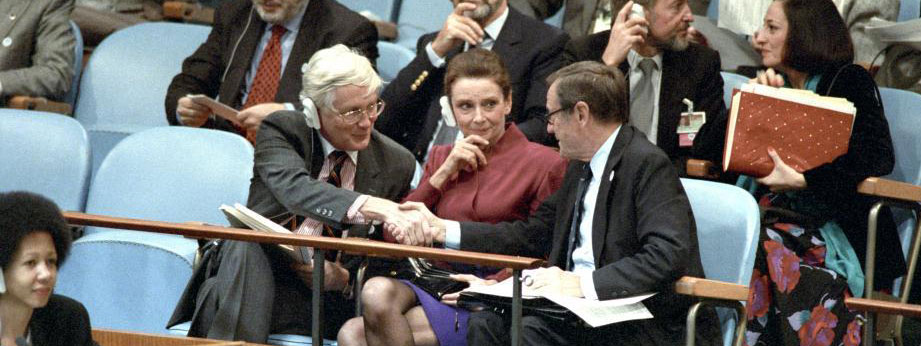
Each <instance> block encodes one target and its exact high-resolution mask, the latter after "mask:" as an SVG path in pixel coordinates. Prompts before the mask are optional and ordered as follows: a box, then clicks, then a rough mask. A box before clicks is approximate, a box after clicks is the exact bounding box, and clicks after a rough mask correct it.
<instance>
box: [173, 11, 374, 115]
mask: <svg viewBox="0 0 921 346" xmlns="http://www.w3.org/2000/svg"><path fill="white" fill-rule="evenodd" d="M247 22H249V26H247V25H246V24H247ZM265 26H266V22H264V21H262V19H260V18H259V15H258V14H257V13H256V12H255V11H254V10H253V4H252V1H250V0H233V1H226V2H224V3H223V4H222V5H221V7H220V8H218V10H217V11H215V18H214V27H213V28H212V29H211V33H210V34H209V35H208V39H207V40H206V41H205V43H203V44H202V45H201V46H200V47H198V49H197V50H196V51H195V53H193V54H192V55H191V56H189V57H188V58H186V59H185V61H183V63H182V72H180V73H179V74H178V75H176V77H174V78H173V81H172V82H171V83H170V86H169V89H168V90H167V93H166V119H167V120H168V121H169V123H170V125H179V121H178V119H177V117H176V104H177V102H178V101H179V99H180V98H181V97H183V96H186V95H188V94H205V95H208V96H211V97H217V98H218V99H219V100H220V101H221V102H223V103H226V104H227V105H229V106H231V107H233V108H236V109H239V108H240V107H241V106H242V105H243V104H242V102H240V101H241V97H242V95H243V89H244V88H245V87H246V72H247V71H248V70H249V68H250V65H251V64H252V59H253V57H254V56H256V55H257V54H262V53H261V52H256V48H257V46H258V45H259V38H260V37H261V36H262V34H263V32H265ZM244 30H246V31H245V32H244ZM297 35H298V36H297V38H296V39H295V41H294V47H293V48H292V50H291V55H290V56H289V57H288V62H287V64H286V65H285V70H284V71H283V72H282V75H281V81H280V82H279V84H278V92H277V93H276V95H275V101H276V102H281V103H284V102H290V103H293V104H294V105H296V106H300V102H298V101H299V100H300V98H299V97H298V94H299V93H300V92H301V78H302V76H303V72H302V71H301V67H302V66H303V65H304V64H305V63H307V61H308V60H310V57H311V56H313V53H315V52H316V51H318V50H320V49H323V48H327V47H331V46H334V45H336V44H339V43H342V44H345V45H347V46H349V47H353V48H356V49H357V50H358V51H360V52H361V53H362V54H363V55H364V56H366V57H368V59H370V60H371V62H372V63H373V62H374V61H375V60H377V56H378V54H377V29H375V27H374V25H373V24H371V22H369V21H368V20H367V19H365V18H364V17H362V16H361V15H359V14H357V13H355V12H352V11H351V10H349V9H347V8H345V7H344V6H342V5H340V4H339V3H337V2H335V1H332V0H311V1H310V2H309V4H308V5H307V9H306V10H305V11H304V19H303V20H302V21H301V28H300V31H298V34H297ZM231 58H233V61H231ZM228 65H229V66H228ZM225 70H226V74H227V75H226V77H223V78H222V75H223V74H224V73H225ZM203 127H209V128H217V129H222V130H227V131H233V127H232V126H231V125H230V123H229V122H227V121H225V120H223V119H220V118H216V119H215V120H208V122H207V123H205V125H204V126H203Z"/></svg>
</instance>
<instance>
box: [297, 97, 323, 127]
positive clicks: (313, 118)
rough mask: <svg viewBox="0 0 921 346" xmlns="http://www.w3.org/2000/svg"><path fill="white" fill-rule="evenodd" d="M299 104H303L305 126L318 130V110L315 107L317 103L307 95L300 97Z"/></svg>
mask: <svg viewBox="0 0 921 346" xmlns="http://www.w3.org/2000/svg"><path fill="white" fill-rule="evenodd" d="M301 104H302V105H304V120H306V121H307V126H308V127H310V128H312V129H317V130H319V129H320V112H319V110H318V109H317V104H316V103H315V102H313V100H311V99H310V98H309V97H305V98H303V99H301Z"/></svg>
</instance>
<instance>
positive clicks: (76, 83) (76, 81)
mask: <svg viewBox="0 0 921 346" xmlns="http://www.w3.org/2000/svg"><path fill="white" fill-rule="evenodd" d="M68 22H70V30H71V31H73V33H74V78H73V80H71V82H70V90H67V94H66V95H64V102H66V103H67V104H69V105H70V106H71V107H73V106H75V104H76V103H77V90H78V89H79V88H80V75H81V74H83V34H81V33H80V27H78V26H77V23H74V21H72V20H70V21H68Z"/></svg>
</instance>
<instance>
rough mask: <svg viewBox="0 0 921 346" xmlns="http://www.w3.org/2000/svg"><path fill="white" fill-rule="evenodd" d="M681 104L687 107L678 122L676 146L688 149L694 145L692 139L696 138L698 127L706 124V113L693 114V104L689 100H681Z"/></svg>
mask: <svg viewBox="0 0 921 346" xmlns="http://www.w3.org/2000/svg"><path fill="white" fill-rule="evenodd" d="M681 102H682V103H684V104H686V105H687V106H688V111H687V112H684V113H681V117H680V118H679V120H678V131H677V132H678V146H679V147H682V148H688V147H691V146H692V145H694V138H695V137H697V132H699V131H700V127H701V126H703V125H704V124H706V123H707V113H706V112H695V111H694V102H692V101H691V100H688V99H683V100H681Z"/></svg>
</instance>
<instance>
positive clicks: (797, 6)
mask: <svg viewBox="0 0 921 346" xmlns="http://www.w3.org/2000/svg"><path fill="white" fill-rule="evenodd" d="M777 1H780V2H782V4H783V10H784V13H785V14H786V16H787V22H788V23H789V27H788V30H787V46H786V47H784V51H785V53H784V57H783V59H784V64H785V65H787V66H789V67H790V68H793V69H795V70H797V71H800V72H806V73H808V74H822V73H825V72H826V71H828V70H830V69H833V68H837V67H840V66H842V65H844V64H850V63H852V62H853V61H854V44H853V43H852V42H851V34H850V33H848V31H847V25H845V24H844V19H842V18H841V14H839V13H838V9H837V8H836V7H835V4H834V3H833V2H832V1H831V0H777Z"/></svg>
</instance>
